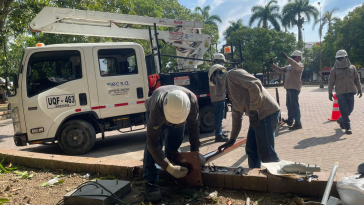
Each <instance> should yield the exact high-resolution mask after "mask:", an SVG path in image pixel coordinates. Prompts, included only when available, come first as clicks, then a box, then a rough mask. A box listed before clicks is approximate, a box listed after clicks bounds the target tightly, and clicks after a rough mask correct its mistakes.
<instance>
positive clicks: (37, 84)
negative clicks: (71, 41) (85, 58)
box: [27, 50, 82, 97]
mask: <svg viewBox="0 0 364 205" xmlns="http://www.w3.org/2000/svg"><path fill="white" fill-rule="evenodd" d="M80 56H81V54H80V52H79V51H75V50H71V51H47V52H39V53H34V54H32V56H31V57H30V59H29V62H28V69H27V93H28V97H32V96H35V95H38V94H39V93H42V92H44V91H46V90H49V89H51V88H53V87H56V86H58V85H60V84H63V83H67V82H69V81H72V80H77V79H81V78H82V68H81V58H80Z"/></svg>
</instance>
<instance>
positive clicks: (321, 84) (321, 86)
mask: <svg viewBox="0 0 364 205" xmlns="http://www.w3.org/2000/svg"><path fill="white" fill-rule="evenodd" d="M318 5H319V6H320V72H321V77H320V88H324V84H323V83H322V68H321V55H322V52H321V50H322V45H321V35H322V28H321V26H322V25H321V19H322V18H321V4H320V2H318Z"/></svg>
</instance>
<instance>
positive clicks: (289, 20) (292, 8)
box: [282, 0, 319, 41]
mask: <svg viewBox="0 0 364 205" xmlns="http://www.w3.org/2000/svg"><path fill="white" fill-rule="evenodd" d="M318 15H319V11H318V10H317V9H316V8H315V7H314V6H312V5H310V2H309V0H289V1H288V3H287V4H286V5H285V6H284V7H283V9H282V16H283V18H282V25H283V26H284V27H288V28H292V27H294V26H297V28H298V41H302V25H303V23H304V22H305V18H306V20H307V22H310V21H311V17H313V18H314V19H315V21H316V20H317V17H318Z"/></svg>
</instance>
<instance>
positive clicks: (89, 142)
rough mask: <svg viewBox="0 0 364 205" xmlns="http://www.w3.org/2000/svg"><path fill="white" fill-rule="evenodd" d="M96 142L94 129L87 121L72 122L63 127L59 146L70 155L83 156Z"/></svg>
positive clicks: (59, 137)
mask: <svg viewBox="0 0 364 205" xmlns="http://www.w3.org/2000/svg"><path fill="white" fill-rule="evenodd" d="M95 141H96V132H95V129H94V127H93V126H92V125H91V124H90V123H89V122H87V121H85V120H70V121H68V122H66V123H65V124H64V125H62V127H61V130H60V133H59V136H58V144H59V146H60V147H61V149H62V150H63V151H64V152H65V153H66V154H68V155H81V154H85V153H86V152H88V151H89V150H90V149H91V148H92V147H93V146H94V145H95Z"/></svg>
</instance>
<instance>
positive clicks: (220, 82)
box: [209, 53, 229, 142]
mask: <svg viewBox="0 0 364 205" xmlns="http://www.w3.org/2000/svg"><path fill="white" fill-rule="evenodd" d="M225 61H226V60H225V56H224V55H223V54H221V53H216V54H215V55H214V60H213V63H214V65H213V66H212V67H211V68H210V70H209V73H210V72H214V71H215V70H216V69H217V70H218V72H225V71H226V70H225V69H220V68H219V66H220V65H224V63H225ZM209 76H210V75H209ZM213 78H214V79H211V80H212V81H215V84H212V83H210V86H209V87H210V98H211V102H212V104H213V105H214V118H215V142H227V141H228V140H229V138H228V136H227V135H226V134H224V133H223V132H222V120H223V118H224V111H225V99H226V78H221V77H219V75H214V77H213Z"/></svg>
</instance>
